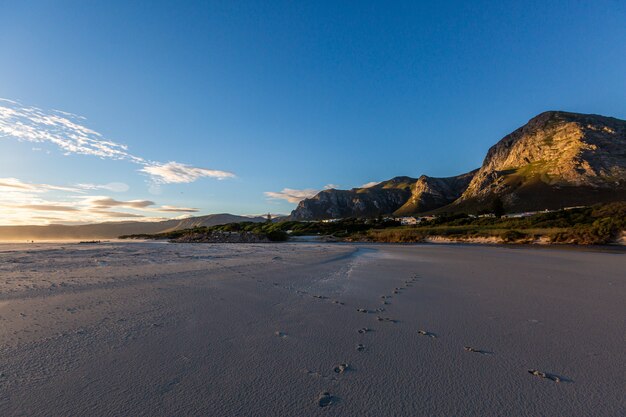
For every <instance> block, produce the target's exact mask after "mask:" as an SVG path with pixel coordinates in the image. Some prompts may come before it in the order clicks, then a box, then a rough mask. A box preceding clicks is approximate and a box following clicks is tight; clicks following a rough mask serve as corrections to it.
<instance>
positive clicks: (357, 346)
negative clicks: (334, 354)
mask: <svg viewBox="0 0 626 417" xmlns="http://www.w3.org/2000/svg"><path fill="white" fill-rule="evenodd" d="M356 350H357V351H359V352H363V351H364V350H365V345H364V344H363V343H359V344H358V345H356Z"/></svg>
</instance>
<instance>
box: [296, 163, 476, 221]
mask: <svg viewBox="0 0 626 417" xmlns="http://www.w3.org/2000/svg"><path fill="white" fill-rule="evenodd" d="M473 175H474V172H471V173H468V174H463V175H459V176H456V177H449V178H434V177H427V176H426V175H422V176H421V177H420V178H418V179H415V178H411V177H395V178H392V179H390V180H388V181H383V182H381V183H379V184H377V185H375V186H373V187H368V188H353V189H351V190H334V189H333V190H324V191H322V192H320V193H318V194H317V195H316V196H314V197H313V198H308V199H305V200H303V201H301V202H300V204H298V207H297V208H296V209H295V210H294V211H293V212H292V213H291V216H290V218H291V219H293V220H313V219H331V218H345V217H375V216H378V215H388V214H394V215H397V216H404V215H409V214H415V213H419V212H424V211H429V210H433V209H436V208H438V207H441V206H444V205H446V204H449V203H451V202H453V201H454V200H456V199H457V198H458V197H459V196H460V195H461V194H462V193H463V191H465V189H466V188H467V185H468V184H469V182H470V181H471V179H472V177H473Z"/></svg>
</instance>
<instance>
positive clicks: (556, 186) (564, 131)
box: [442, 111, 626, 211]
mask: <svg viewBox="0 0 626 417" xmlns="http://www.w3.org/2000/svg"><path fill="white" fill-rule="evenodd" d="M496 197H499V198H500V199H501V200H502V201H503V203H504V205H505V208H506V209H507V210H508V211H526V210H541V209H556V208H562V207H567V206H577V205H589V204H594V203H601V202H609V201H616V200H625V199H626V121H624V120H619V119H615V118H612V117H605V116H598V115H592V114H577V113H567V112H560V111H549V112H545V113H541V114H540V115H538V116H536V117H534V118H532V119H531V120H530V121H529V122H528V123H527V124H525V125H524V126H522V127H520V128H519V129H517V130H515V131H514V132H512V133H511V134H509V135H507V136H505V137H504V138H503V139H502V140H500V141H499V142H498V143H496V144H495V145H494V146H492V147H491V148H490V149H489V151H488V152H487V156H486V157H485V160H484V162H483V164H482V166H481V168H480V169H479V170H478V172H477V173H476V175H475V176H474V178H473V179H472V181H471V183H470V184H469V186H468V187H467V190H465V192H464V193H463V195H462V196H461V197H460V198H459V199H458V200H456V201H455V202H454V203H453V204H452V205H451V206H449V207H446V208H444V209H442V210H447V211H472V209H480V208H485V207H488V205H489V204H490V203H491V201H493V199H495V198H496Z"/></svg>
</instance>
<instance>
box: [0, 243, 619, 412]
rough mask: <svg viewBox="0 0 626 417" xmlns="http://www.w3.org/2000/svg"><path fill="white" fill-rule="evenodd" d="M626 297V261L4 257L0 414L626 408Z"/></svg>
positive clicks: (336, 247) (160, 247)
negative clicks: (537, 373)
mask: <svg viewBox="0 0 626 417" xmlns="http://www.w3.org/2000/svg"><path fill="white" fill-rule="evenodd" d="M383 297H384V298H383ZM625 301H626V254H624V253H623V252H621V253H620V252H615V253H611V252H603V251H584V250H562V249H532V248H506V247H488V246H462V245H410V246H402V245H367V244H317V243H285V244H246V245H237V244H226V245H212V244H195V245H194V244H167V243H158V242H142V243H139V242H129V243H118V242H113V243H101V244H83V245H78V244H70V243H64V244H53V243H50V244H20V245H16V244H1V245H0V410H1V412H0V414H2V415H3V416H17V415H28V416H61V415H63V416H65V415H74V416H77V415H84V416H99V415H107V416H126V415H128V416H143V415H145V416H173V415H207V416H318V415H320V416H335V415H336V416H339V415H340V416H618V415H625V414H626V406H625V403H624V392H625V391H624V388H626V380H625V376H626V358H625V351H624V347H625V344H624V342H625V335H626V323H625V320H626V314H625V312H626V311H625V308H624V305H625V304H626V303H625ZM364 329H367V330H364ZM359 330H361V332H359ZM420 331H421V332H420ZM533 370H537V371H539V372H544V373H546V374H545V376H547V378H543V377H541V376H540V374H539V375H533V374H531V373H529V371H533ZM555 379H558V381H559V382H557V381H555Z"/></svg>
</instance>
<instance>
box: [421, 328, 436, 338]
mask: <svg viewBox="0 0 626 417" xmlns="http://www.w3.org/2000/svg"><path fill="white" fill-rule="evenodd" d="M417 333H418V334H420V335H422V336H428V337H432V338H433V339H434V338H436V337H437V335H436V334H435V333H432V332H427V331H426V330H418V331H417Z"/></svg>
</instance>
